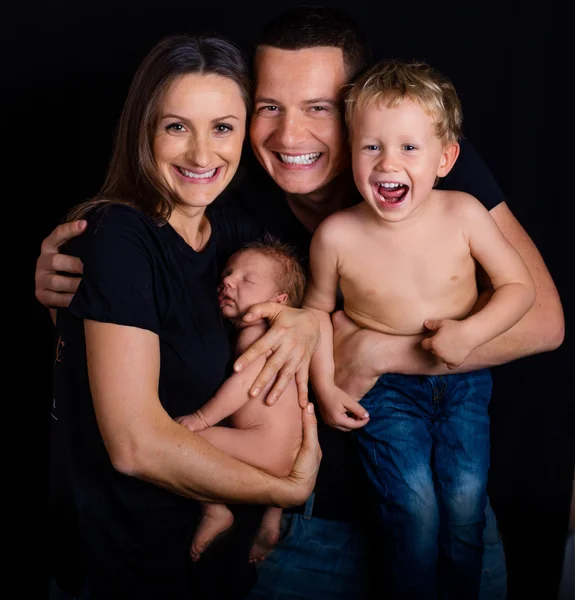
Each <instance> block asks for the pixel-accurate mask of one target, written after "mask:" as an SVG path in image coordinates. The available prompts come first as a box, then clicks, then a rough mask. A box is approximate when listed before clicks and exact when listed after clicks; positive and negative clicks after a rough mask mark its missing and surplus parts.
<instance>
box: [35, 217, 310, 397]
mask: <svg viewBox="0 0 575 600" xmlns="http://www.w3.org/2000/svg"><path fill="white" fill-rule="evenodd" d="M85 229H86V221H73V222H69V223H63V224H62V225H58V227H56V228H55V229H54V231H53V232H52V233H51V234H50V235H49V236H48V237H47V238H45V239H44V241H43V242H42V248H41V252H40V256H39V257H38V260H37V261H36V271H35V293H36V298H37V299H38V301H39V302H40V303H41V304H43V305H44V306H46V307H47V308H48V309H50V313H51V317H52V320H53V321H54V319H55V310H54V309H55V308H66V307H68V306H69V305H70V302H71V301H72V298H73V297H74V294H75V293H76V290H77V289H78V285H80V281H81V278H80V277H79V275H81V274H82V270H83V266H82V261H81V260H80V259H79V258H77V257H75V256H69V255H67V254H62V253H61V252H60V249H61V247H62V246H63V245H64V244H65V243H66V242H68V241H70V240H71V239H73V238H75V237H77V236H78V235H80V234H81V233H82V232H83V231H84V230H85ZM259 319H267V320H268V322H269V324H270V329H269V330H268V332H267V333H266V334H265V335H264V336H263V338H261V339H260V340H259V341H258V342H256V343H255V344H254V345H253V346H252V347H251V348H250V349H248V350H247V351H246V352H245V353H244V354H242V356H240V357H239V358H238V360H237V361H236V364H235V370H236V371H240V370H241V369H242V367H243V366H245V365H247V364H249V363H251V362H253V361H255V360H256V359H257V358H259V357H261V356H264V357H265V358H266V361H265V367H264V368H263V369H262V370H261V371H260V375H259V377H258V378H257V379H256V381H255V382H254V384H253V385H252V391H251V394H252V396H257V395H258V394H259V393H260V392H261V390H263V389H264V387H265V386H266V385H267V384H268V383H269V382H270V381H272V380H273V379H274V378H275V383H274V385H273V388H272V389H271V391H270V393H269V394H268V396H267V398H266V402H267V403H268V404H270V405H272V404H274V403H275V402H276V401H277V399H278V398H279V397H280V396H281V394H282V393H283V392H284V391H285V389H286V388H287V386H288V384H289V383H290V381H291V380H292V379H293V378H294V376H295V378H296V383H297V386H298V396H299V402H300V406H302V408H303V407H304V406H305V405H306V404H307V399H308V394H307V384H308V371H309V362H310V359H311V355H312V354H313V351H314V350H315V348H316V346H317V344H318V342H319V324H318V322H317V319H316V318H315V316H314V315H313V313H312V312H311V311H309V310H304V309H296V308H290V307H288V306H285V305H280V304H277V303H275V302H266V303H263V304H258V305H257V306H254V307H253V308H252V311H251V313H250V314H249V315H247V316H246V321H247V322H255V321H258V320H259Z"/></svg>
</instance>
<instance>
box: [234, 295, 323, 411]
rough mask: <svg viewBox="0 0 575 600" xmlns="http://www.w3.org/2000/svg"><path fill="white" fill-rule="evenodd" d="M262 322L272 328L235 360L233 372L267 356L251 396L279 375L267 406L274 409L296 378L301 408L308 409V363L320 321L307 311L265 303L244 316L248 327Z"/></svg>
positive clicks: (316, 343)
mask: <svg viewBox="0 0 575 600" xmlns="http://www.w3.org/2000/svg"><path fill="white" fill-rule="evenodd" d="M259 319H267V320H268V321H269V323H270V328H269V329H268V331H267V332H266V333H265V334H264V335H263V336H262V337H261V338H260V339H259V340H257V341H256V342H255V343H254V344H252V346H250V347H249V348H248V349H247V350H246V351H245V352H244V353H243V354H242V355H241V356H240V357H239V358H238V359H237V360H236V362H235V364H234V370H235V371H241V369H242V368H245V367H246V366H247V365H249V364H250V363H252V362H254V361H255V360H256V359H257V358H259V357H260V356H265V357H266V359H267V360H266V364H265V366H264V368H263V369H262V370H261V371H260V374H259V375H258V376H257V378H256V379H255V381H254V383H253V385H252V387H251V388H250V395H251V396H252V397H255V396H257V395H258V394H259V393H260V392H261V390H263V389H264V388H265V386H266V385H267V384H268V383H269V382H270V381H272V380H273V378H274V377H276V375H277V379H276V381H275V383H274V385H273V387H272V388H271V390H270V392H269V393H268V395H267V397H266V403H267V404H269V405H270V406H272V405H273V404H275V403H276V401H277V399H278V398H279V397H280V395H281V394H282V393H283V392H284V390H285V389H286V388H287V386H288V384H289V383H290V382H291V381H292V379H293V378H294V376H295V379H296V383H297V388H298V398H299V404H300V406H301V407H302V408H303V407H305V406H306V405H307V403H308V379H309V363H310V360H311V356H312V354H313V352H314V350H315V349H316V348H317V345H318V343H319V322H318V320H317V317H316V316H315V315H314V314H313V312H312V311H311V310H308V309H305V308H290V307H289V306H285V305H284V304H277V303H275V302H265V303H262V304H256V305H255V306H252V308H251V309H250V312H249V313H248V314H246V315H245V316H244V321H246V322H248V323H251V322H254V321H258V320H259Z"/></svg>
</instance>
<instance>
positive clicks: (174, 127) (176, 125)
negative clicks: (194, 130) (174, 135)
mask: <svg viewBox="0 0 575 600" xmlns="http://www.w3.org/2000/svg"><path fill="white" fill-rule="evenodd" d="M166 129H171V130H172V131H185V129H184V126H183V125H182V124H181V123H170V124H169V125H166Z"/></svg>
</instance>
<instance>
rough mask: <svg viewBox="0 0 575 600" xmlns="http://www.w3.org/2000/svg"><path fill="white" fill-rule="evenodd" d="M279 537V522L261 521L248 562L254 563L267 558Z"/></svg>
mask: <svg viewBox="0 0 575 600" xmlns="http://www.w3.org/2000/svg"><path fill="white" fill-rule="evenodd" d="M279 538H280V530H279V524H277V525H276V524H275V523H274V524H267V523H265V522H263V523H262V525H261V527H260V529H259V531H258V535H257V537H256V539H255V541H254V543H253V545H252V548H251V550H250V556H249V562H251V563H256V562H260V561H262V560H264V559H265V558H267V556H268V555H269V553H270V552H271V551H272V550H273V549H274V546H275V545H276V544H277V543H278V540H279Z"/></svg>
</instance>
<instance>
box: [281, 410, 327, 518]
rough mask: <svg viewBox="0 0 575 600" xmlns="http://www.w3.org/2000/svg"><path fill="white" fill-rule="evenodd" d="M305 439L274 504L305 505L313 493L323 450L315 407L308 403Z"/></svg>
mask: <svg viewBox="0 0 575 600" xmlns="http://www.w3.org/2000/svg"><path fill="white" fill-rule="evenodd" d="M302 426H303V439H302V443H301V447H300V451H299V453H298V455H297V457H296V459H295V462H294V465H293V467H292V470H291V473H290V474H289V475H288V476H287V477H285V478H284V479H281V480H280V482H281V484H282V485H280V489H279V492H278V493H277V497H276V498H274V500H275V502H274V504H275V505H277V506H281V507H282V508H290V507H292V506H299V505H300V504H303V503H304V502H305V501H306V500H307V499H308V498H309V496H310V494H311V493H312V492H313V488H314V486H315V481H316V478H317V473H318V471H319V465H320V462H321V448H320V446H319V441H318V438H317V418H316V416H315V412H314V406H313V404H312V403H311V402H308V404H307V405H306V407H305V408H304V409H302Z"/></svg>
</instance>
